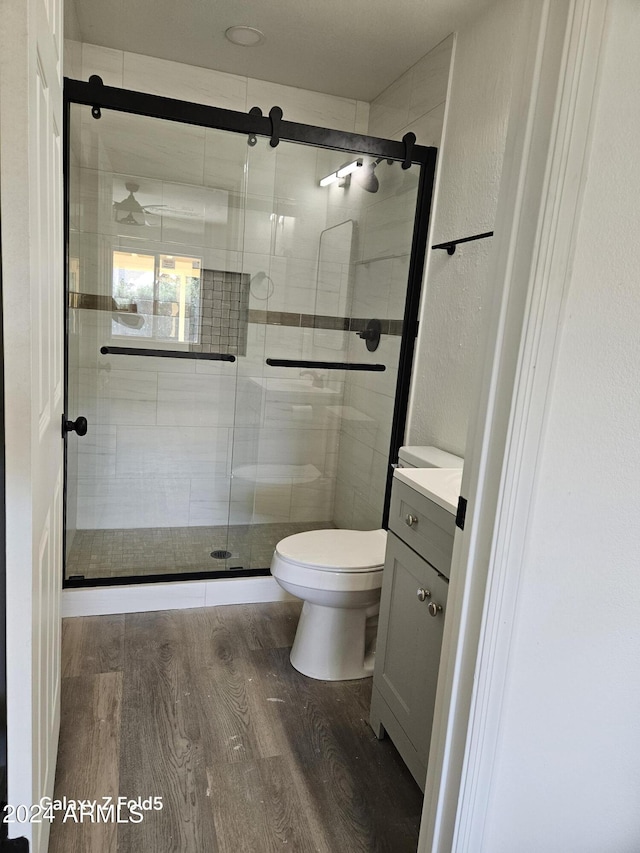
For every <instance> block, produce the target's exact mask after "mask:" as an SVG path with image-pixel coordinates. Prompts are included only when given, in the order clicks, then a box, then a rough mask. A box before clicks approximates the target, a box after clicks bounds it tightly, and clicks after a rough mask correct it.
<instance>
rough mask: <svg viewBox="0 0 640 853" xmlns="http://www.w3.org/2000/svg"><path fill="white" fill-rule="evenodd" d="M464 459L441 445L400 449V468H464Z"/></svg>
mask: <svg viewBox="0 0 640 853" xmlns="http://www.w3.org/2000/svg"><path fill="white" fill-rule="evenodd" d="M463 465H464V459H462V458H461V457H460V456H454V455H453V453H447V451H446V450H440V448H439V447H429V446H427V447H419V446H408V447H401V448H400V450H399V451H398V467H399V468H462V467H463Z"/></svg>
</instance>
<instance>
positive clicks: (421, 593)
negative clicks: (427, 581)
mask: <svg viewBox="0 0 640 853" xmlns="http://www.w3.org/2000/svg"><path fill="white" fill-rule="evenodd" d="M416 595H417V596H418V600H419V601H424V600H425V598H431V593H430V592H429V590H428V589H424V588H423V587H420V589H419V590H418V591H417V593H416Z"/></svg>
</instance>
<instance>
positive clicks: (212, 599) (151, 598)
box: [62, 577, 292, 618]
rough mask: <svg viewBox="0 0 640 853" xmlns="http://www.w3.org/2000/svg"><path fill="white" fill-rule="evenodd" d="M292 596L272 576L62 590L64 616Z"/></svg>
mask: <svg viewBox="0 0 640 853" xmlns="http://www.w3.org/2000/svg"><path fill="white" fill-rule="evenodd" d="M291 598H292V596H290V595H289V594H288V593H286V592H285V591H284V590H283V589H281V587H279V586H278V584H277V583H276V581H275V580H274V578H272V577H251V578H229V579H226V578H221V579H216V580H206V581H184V582H180V581H176V582H173V583H158V584H132V585H131V586H109V587H92V588H88V589H65V590H63V591H62V617H63V618H68V617H70V616H106V615H109V614H113V613H147V612H151V611H153V610H183V609H185V608H189V607H215V606H217V605H221V604H258V603H260V602H263V601H288V600H290V599H291Z"/></svg>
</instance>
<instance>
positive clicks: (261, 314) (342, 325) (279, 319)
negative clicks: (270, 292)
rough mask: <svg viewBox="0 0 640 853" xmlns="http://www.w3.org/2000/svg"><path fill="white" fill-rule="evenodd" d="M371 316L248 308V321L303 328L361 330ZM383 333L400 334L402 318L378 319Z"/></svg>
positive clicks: (344, 330) (364, 327)
mask: <svg viewBox="0 0 640 853" xmlns="http://www.w3.org/2000/svg"><path fill="white" fill-rule="evenodd" d="M370 319H371V317H366V318H363V317H329V316H327V315H325V314H297V313H293V312H291V311H258V310H256V309H254V308H251V309H249V322H250V323H257V324H259V325H265V326H298V327H300V328H305V329H334V330H337V331H341V332H362V331H364V329H366V327H367V323H368V322H369V320H370ZM380 327H381V328H380V331H381V333H382V334H383V335H398V336H399V335H402V329H403V328H404V321H403V320H380Z"/></svg>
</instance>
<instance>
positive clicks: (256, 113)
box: [247, 107, 262, 148]
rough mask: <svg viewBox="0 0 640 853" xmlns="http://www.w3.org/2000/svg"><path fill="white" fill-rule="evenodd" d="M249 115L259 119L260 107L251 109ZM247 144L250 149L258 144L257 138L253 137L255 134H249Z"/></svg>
mask: <svg viewBox="0 0 640 853" xmlns="http://www.w3.org/2000/svg"><path fill="white" fill-rule="evenodd" d="M249 115H250V116H258V117H259V118H262V110H261V109H260V107H251V109H250V110H249ZM247 143H248V144H249V145H250V146H251V147H252V148H253V146H254V145H257V143H258V137H257V136H256V135H255V133H250V134H249V138H248V140H247Z"/></svg>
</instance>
